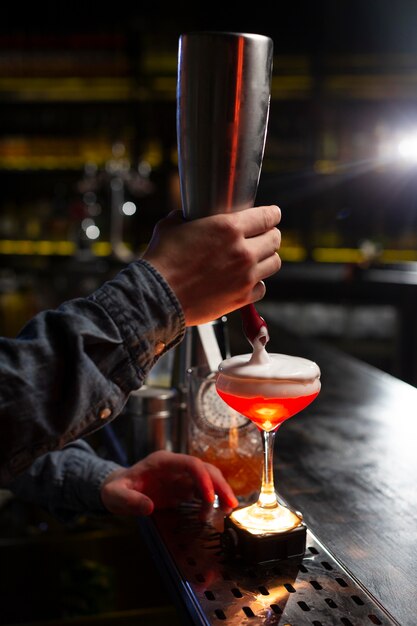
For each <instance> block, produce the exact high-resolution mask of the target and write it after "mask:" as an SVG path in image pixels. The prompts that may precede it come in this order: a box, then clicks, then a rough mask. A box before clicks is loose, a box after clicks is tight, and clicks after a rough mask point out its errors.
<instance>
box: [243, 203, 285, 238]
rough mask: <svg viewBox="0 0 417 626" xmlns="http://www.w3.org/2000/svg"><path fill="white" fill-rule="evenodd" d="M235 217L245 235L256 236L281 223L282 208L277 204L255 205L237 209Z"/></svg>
mask: <svg viewBox="0 0 417 626" xmlns="http://www.w3.org/2000/svg"><path fill="white" fill-rule="evenodd" d="M233 218H234V220H235V223H236V225H237V226H238V227H239V228H240V229H241V230H242V232H243V234H244V236H245V237H255V236H256V235H259V234H261V233H263V232H265V231H268V230H270V229H271V228H273V227H274V226H276V225H277V224H279V222H280V220H281V209H280V208H279V207H278V206H276V205H275V204H272V205H270V206H260V207H253V208H251V209H244V210H243V211H236V213H234V214H233Z"/></svg>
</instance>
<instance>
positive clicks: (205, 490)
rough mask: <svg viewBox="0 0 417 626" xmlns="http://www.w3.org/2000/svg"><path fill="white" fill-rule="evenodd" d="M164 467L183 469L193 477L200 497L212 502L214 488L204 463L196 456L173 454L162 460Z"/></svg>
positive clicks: (167, 468)
mask: <svg viewBox="0 0 417 626" xmlns="http://www.w3.org/2000/svg"><path fill="white" fill-rule="evenodd" d="M164 469H165V470H166V471H169V470H170V469H172V470H173V471H176V472H178V471H180V470H182V471H185V472H187V473H188V474H189V475H190V476H191V477H192V479H193V481H194V483H195V486H196V488H197V489H198V491H199V492H200V495H201V497H202V498H203V500H205V501H206V502H213V501H214V498H215V490H214V487H213V482H212V480H211V476H210V474H209V473H208V471H207V468H206V466H205V463H203V461H201V459H198V458H197V457H194V456H191V455H189V454H181V453H177V454H173V455H172V456H170V457H167V458H166V459H165V460H164Z"/></svg>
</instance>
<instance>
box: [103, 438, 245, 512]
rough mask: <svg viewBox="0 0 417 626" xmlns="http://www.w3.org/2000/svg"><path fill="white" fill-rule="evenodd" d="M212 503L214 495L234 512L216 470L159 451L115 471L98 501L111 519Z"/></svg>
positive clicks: (233, 499)
mask: <svg viewBox="0 0 417 626" xmlns="http://www.w3.org/2000/svg"><path fill="white" fill-rule="evenodd" d="M196 492H197V493H198V494H199V495H200V497H201V499H202V500H203V502H207V503H212V502H213V501H214V497H215V494H217V495H218V497H219V499H220V501H221V502H222V503H223V504H224V505H225V506H226V507H231V508H234V507H236V506H237V504H238V502H237V499H236V497H235V495H234V493H233V491H232V488H231V487H230V485H229V484H228V483H227V482H226V480H225V478H224V477H223V474H222V473H221V472H220V470H219V469H217V467H214V465H211V464H210V463H204V462H203V461H201V460H200V459H198V458H196V457H193V456H191V455H188V454H179V453H175V452H168V451H166V450H159V451H158V452H153V453H152V454H149V455H148V456H147V457H145V458H144V459H142V460H141V461H139V462H138V463H136V464H135V465H133V466H132V467H129V468H121V469H118V470H115V471H114V472H112V473H111V474H109V476H107V478H106V479H105V481H104V482H103V484H102V486H101V491H100V495H101V499H102V502H103V504H104V506H105V507H106V509H107V510H108V511H110V512H111V513H114V514H115V515H140V516H142V515H150V514H151V513H152V511H153V510H154V509H162V508H170V507H175V506H177V505H178V504H180V503H182V502H186V501H187V500H191V499H193V498H195V496H196Z"/></svg>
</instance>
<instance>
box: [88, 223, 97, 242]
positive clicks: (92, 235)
mask: <svg viewBox="0 0 417 626" xmlns="http://www.w3.org/2000/svg"><path fill="white" fill-rule="evenodd" d="M85 234H86V235H87V237H88V238H89V239H98V238H99V237H100V229H99V228H98V226H96V225H95V224H90V226H87V228H86V229H85Z"/></svg>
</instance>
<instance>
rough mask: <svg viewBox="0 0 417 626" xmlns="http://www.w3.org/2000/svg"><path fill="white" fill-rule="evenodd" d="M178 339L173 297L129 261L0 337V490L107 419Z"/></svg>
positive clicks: (145, 266)
mask: <svg viewBox="0 0 417 626" xmlns="http://www.w3.org/2000/svg"><path fill="white" fill-rule="evenodd" d="M184 333H185V320H184V314H183V311H182V309H181V306H180V304H179V302H178V300H177V298H176V296H175V294H174V293H173V291H172V290H171V288H170V287H169V285H168V284H167V283H166V281H165V280H164V279H163V278H162V276H161V275H160V274H159V273H158V272H157V271H156V270H155V269H154V268H153V267H152V265H150V264H149V263H147V262H146V261H144V260H139V261H135V262H134V263H131V264H130V265H129V266H128V267H127V268H126V269H124V270H122V271H121V272H119V274H117V276H116V277H115V278H114V279H113V280H110V281H108V282H106V283H104V285H103V286H102V287H100V288H99V289H97V290H96V291H95V292H94V293H93V294H92V295H91V296H89V297H88V298H78V299H75V300H71V301H68V302H65V303H63V304H62V305H61V306H59V307H58V308H57V309H54V310H48V311H44V312H41V313H39V314H38V315H36V316H35V317H34V318H33V319H32V320H31V321H30V322H29V323H28V324H27V325H26V326H25V328H24V329H23V330H22V331H21V332H20V334H19V335H18V337H17V338H16V339H7V338H2V339H0V433H1V437H0V484H3V485H7V482H8V481H9V480H11V479H12V478H13V477H14V476H16V475H17V474H19V472H22V471H23V470H25V469H26V468H27V467H28V466H29V465H30V464H31V463H32V462H33V461H34V460H35V459H36V458H37V457H39V456H41V455H43V454H45V453H46V452H48V451H51V450H56V449H60V448H62V447H63V446H64V445H65V444H67V443H69V442H71V441H74V440H75V439H78V438H80V437H84V436H86V435H87V434H90V433H91V432H93V431H94V430H96V429H98V428H100V427H101V426H103V425H104V424H105V423H106V421H111V420H112V419H114V418H115V417H116V416H117V415H118V414H119V413H120V412H121V411H122V409H123V407H124V405H125V403H126V400H127V398H128V396H129V393H130V392H131V391H133V390H134V389H138V388H139V387H140V386H141V385H142V384H143V381H144V379H145V378H146V376H147V374H148V372H149V370H150V369H151V367H152V366H153V365H154V364H155V363H156V361H157V360H158V358H159V357H160V356H162V354H164V353H165V352H166V351H167V350H169V349H170V348H172V347H174V346H175V345H177V344H178V343H179V342H180V341H181V340H182V339H183V337H184ZM161 343H162V344H164V345H165V348H164V350H163V351H162V352H161V351H160V346H161Z"/></svg>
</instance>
